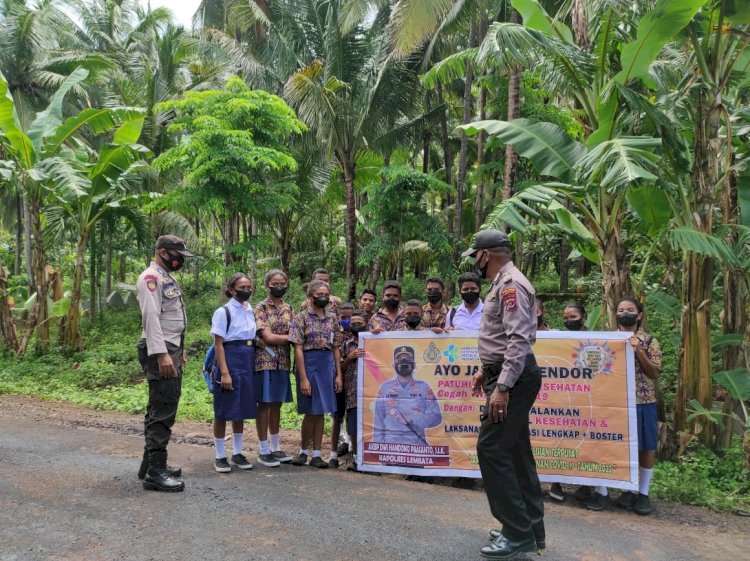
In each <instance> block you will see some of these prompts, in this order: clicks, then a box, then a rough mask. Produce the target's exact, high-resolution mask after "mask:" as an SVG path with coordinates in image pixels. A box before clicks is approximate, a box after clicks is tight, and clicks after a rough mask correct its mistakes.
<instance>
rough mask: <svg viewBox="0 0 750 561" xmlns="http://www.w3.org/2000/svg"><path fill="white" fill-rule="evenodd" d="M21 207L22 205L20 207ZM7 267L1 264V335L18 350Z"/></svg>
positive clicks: (4, 340)
mask: <svg viewBox="0 0 750 561" xmlns="http://www.w3.org/2000/svg"><path fill="white" fill-rule="evenodd" d="M19 208H20V207H19ZM6 272H7V270H6V269H5V267H3V266H2V265H0V336H2V340H3V342H4V343H5V345H6V346H7V347H8V348H9V349H12V350H13V351H16V352H17V351H18V334H17V333H16V324H15V323H14V322H13V315H12V314H11V312H10V304H8V298H7V295H8V277H7V274H6Z"/></svg>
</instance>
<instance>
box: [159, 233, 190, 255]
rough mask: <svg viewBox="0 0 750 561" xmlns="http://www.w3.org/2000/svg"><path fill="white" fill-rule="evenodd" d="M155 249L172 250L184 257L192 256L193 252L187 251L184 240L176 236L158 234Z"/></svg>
mask: <svg viewBox="0 0 750 561" xmlns="http://www.w3.org/2000/svg"><path fill="white" fill-rule="evenodd" d="M156 249H167V250H172V251H176V252H177V253H179V254H180V255H184V256H185V257H193V254H192V253H190V252H189V251H188V248H187V244H186V243H185V240H183V239H182V238H178V237H177V236H172V235H166V236H159V239H157V240H156Z"/></svg>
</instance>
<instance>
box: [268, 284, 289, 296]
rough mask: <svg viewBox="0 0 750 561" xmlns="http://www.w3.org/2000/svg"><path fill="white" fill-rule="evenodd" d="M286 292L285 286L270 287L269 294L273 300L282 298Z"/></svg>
mask: <svg viewBox="0 0 750 561" xmlns="http://www.w3.org/2000/svg"><path fill="white" fill-rule="evenodd" d="M286 290H287V288H286V286H272V287H271V288H270V289H269V292H270V293H271V296H273V297H274V298H281V297H282V296H284V294H286Z"/></svg>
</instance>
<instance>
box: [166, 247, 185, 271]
mask: <svg viewBox="0 0 750 561" xmlns="http://www.w3.org/2000/svg"><path fill="white" fill-rule="evenodd" d="M166 254H167V258H166V259H164V266H165V267H166V268H167V269H168V270H169V271H179V270H180V269H182V266H183V265H184V264H185V256H184V255H180V254H179V253H177V254H176V255H172V254H171V253H169V252H168V251H167V252H166Z"/></svg>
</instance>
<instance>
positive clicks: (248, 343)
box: [224, 339, 254, 347]
mask: <svg viewBox="0 0 750 561" xmlns="http://www.w3.org/2000/svg"><path fill="white" fill-rule="evenodd" d="M253 344H254V341H253V340H252V339H239V340H237V341H224V346H225V347H252V346H253Z"/></svg>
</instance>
